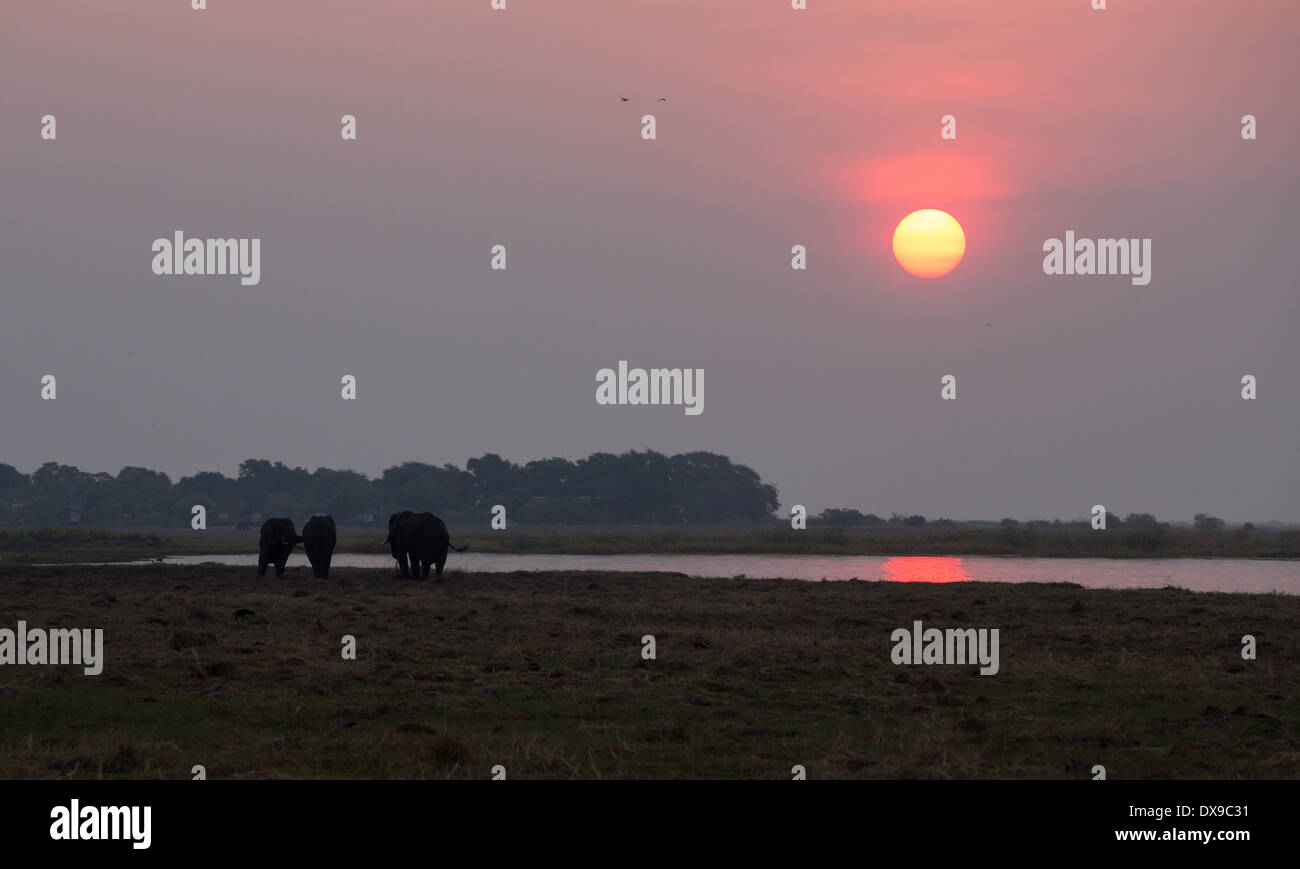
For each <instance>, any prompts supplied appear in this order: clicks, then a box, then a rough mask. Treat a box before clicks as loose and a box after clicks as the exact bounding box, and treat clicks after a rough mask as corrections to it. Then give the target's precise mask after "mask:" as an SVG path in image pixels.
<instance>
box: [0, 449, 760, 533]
mask: <svg viewBox="0 0 1300 869" xmlns="http://www.w3.org/2000/svg"><path fill="white" fill-rule="evenodd" d="M777 503H778V502H777V491H776V488H775V487H774V486H772V485H770V484H767V483H764V482H763V481H762V480H761V479H760V478H759V476H758V474H757V473H755V472H754V471H753V470H752V469H750V468H748V467H746V466H745V465H738V464H734V463H733V462H732V461H731V460H730V459H729V458H727V457H726V456H721V455H717V454H715V453H708V452H693V453H682V454H679V455H675V456H665V455H663V454H661V453H657V452H654V451H646V452H635V451H630V452H625V453H623V454H621V455H614V454H612V453H594V454H592V455H590V456H588V457H587V458H585V459H579V460H578V461H576V462H574V461H569V460H568V459H560V458H552V459H541V460H539V461H533V462H528V463H527V464H524V465H518V464H514V463H513V462H508V461H506V460H505V459H502V458H501V457H500V456H498V455H496V454H493V453H488V454H486V455H483V456H481V457H479V458H476V459H470V460H469V461H468V462H466V463H465V467H464V468H463V469H462V468H458V467H456V466H455V465H451V464H444V465H442V466H441V467H439V466H436V465H429V464H424V463H422V462H405V463H403V464H401V465H396V466H394V467H391V468H388V469H387V470H385V471H384V472H383V474H382V475H380V476H379V477H378V478H374V479H372V478H370V477H368V476H366V475H365V474H361V473H358V472H356V471H349V470H332V469H330V468H318V469H316V470H315V471H310V472H309V471H307V470H306V469H304V468H291V467H289V466H287V465H285V464H283V463H281V462H269V461H266V460H263V459H249V460H247V461H245V462H243V463H241V464H240V466H239V474H238V476H236V477H235V478H233V479H232V478H230V477H227V476H225V475H223V474H221V473H218V472H216V471H204V472H202V473H198V474H195V475H193V476H189V477H181V478H180V479H179V480H177V481H175V482H173V481H172V480H171V479H170V478H169V477H168V476H167V475H166V474H164V473H162V472H160V471H152V470H149V469H148V468H139V467H127V468H123V469H122V470H121V471H120V472H118V474H117V475H116V476H114V475H112V474H106V473H91V472H88V471H82V470H80V469H79V468H76V467H74V466H72V465H61V464H58V463H56V462H47V463H46V464H44V465H42V466H41V467H40V468H39V469H38V470H36V471H35V472H34V473H32V474H30V475H29V474H24V473H21V472H19V471H18V470H16V469H15V468H13V467H12V466H10V465H4V464H0V524H2V525H6V526H10V527H28V528H34V527H42V526H48V525H84V526H94V527H129V526H150V527H188V526H189V524H190V517H191V509H192V508H193V507H194V506H195V505H196V504H198V505H202V506H203V507H204V508H205V509H206V511H207V521H208V525H209V526H214V525H242V524H250V523H258V522H260V521H262V519H263V518H269V517H271V516H289V517H294V518H300V517H305V516H308V515H310V514H313V513H328V514H330V515H332V516H334V518H335V520H336V521H337V522H338V523H339V524H343V525H374V524H377V525H382V524H384V523H385V522H387V521H388V516H389V514H391V513H393V512H396V511H398V510H403V509H410V508H415V509H419V510H430V511H432V512H435V513H437V514H439V515H441V516H443V517H444V518H446V519H447V520H448V521H460V522H474V523H482V524H486V522H487V520H488V518H489V515H490V511H491V510H492V508H493V507H494V506H495V505H498V504H500V505H502V506H504V507H505V508H506V511H507V519H508V521H509V523H510V525H511V526H513V525H514V524H516V523H522V524H525V525H529V524H538V525H540V524H583V525H600V524H646V525H677V524H708V525H714V524H717V525H721V524H731V523H750V522H756V521H764V520H770V519H771V518H772V516H773V513H774V512H775V510H776V508H777Z"/></svg>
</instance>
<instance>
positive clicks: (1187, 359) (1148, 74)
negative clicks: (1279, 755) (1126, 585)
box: [0, 0, 1300, 521]
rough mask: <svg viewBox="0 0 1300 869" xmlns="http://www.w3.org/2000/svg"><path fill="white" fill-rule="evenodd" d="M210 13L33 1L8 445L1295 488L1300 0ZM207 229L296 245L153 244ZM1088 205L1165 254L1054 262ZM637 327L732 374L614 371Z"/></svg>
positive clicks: (1035, 489)
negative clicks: (938, 215)
mask: <svg viewBox="0 0 1300 869" xmlns="http://www.w3.org/2000/svg"><path fill="white" fill-rule="evenodd" d="M208 5H209V6H210V7H211V8H210V9H208V10H207V11H204V12H195V11H192V10H190V9H189V3H188V2H183V0H167V2H164V0H148V2H145V0H138V2H126V0H124V2H114V3H85V2H84V0H6V2H5V8H4V12H3V21H2V22H0V215H2V216H3V222H2V223H0V226H3V232H0V263H3V271H2V272H0V303H2V304H0V414H2V416H0V462H6V463H9V464H12V465H14V466H16V467H18V468H19V469H20V470H23V471H27V472H30V471H32V470H34V469H35V468H36V467H38V466H39V465H40V464H41V463H43V462H46V461H51V460H53V461H58V462H63V463H69V464H75V465H78V466H80V467H81V468H83V469H85V470H94V471H109V472H113V473H116V471H117V470H118V469H119V468H121V467H122V466H123V465H144V466H147V467H152V468H157V469H160V470H164V471H166V472H168V473H170V474H172V475H173V477H174V478H175V477H177V476H180V475H182V474H191V473H194V472H196V471H200V470H217V471H222V472H223V473H226V474H231V475H233V474H234V473H235V471H236V469H237V467H238V463H239V462H240V461H241V460H242V459H245V458H250V457H258V458H267V459H273V460H282V461H285V462H288V463H292V464H297V465H303V466H306V467H308V468H313V469H314V468H315V467H317V466H320V465H325V466H329V467H340V468H342V467H348V468H353V469H356V470H360V471H364V472H367V473H371V474H374V473H378V472H379V471H381V470H382V469H383V468H385V467H387V466H389V465H392V464H395V463H398V462H401V461H406V460H419V461H426V462H432V463H436V464H441V463H444V462H453V463H456V464H463V462H464V461H465V460H466V459H467V458H469V457H471V456H476V455H480V454H482V453H484V452H497V453H500V454H501V455H502V456H504V457H506V458H508V459H511V460H514V461H518V462H525V461H528V460H531V459H536V458H544V457H549V456H564V457H568V458H571V459H573V458H579V457H582V456H585V455H587V454H589V453H591V452H593V451H609V452H622V451H624V450H627V449H646V448H651V449H656V450H660V451H662V452H665V453H675V452H681V451H688V450H698V449H702V450H711V451H716V452H720V453H725V454H727V455H729V456H731V457H732V458H733V459H735V460H737V461H740V462H744V463H747V464H750V465H752V466H753V467H754V468H755V469H756V470H757V471H758V472H759V473H760V474H762V475H763V477H764V479H766V480H767V481H769V482H771V483H773V484H775V485H776V486H777V487H778V488H779V489H780V493H781V501H782V504H783V505H784V506H785V507H786V508H788V507H789V505H791V504H794V503H802V504H805V505H807V506H808V507H809V509H810V510H812V511H816V510H820V509H821V508H823V507H827V506H853V507H859V508H862V509H865V510H871V511H875V512H878V513H879V512H884V513H887V512H889V511H892V510H897V511H900V512H908V513H911V512H919V513H923V514H925V515H927V516H930V517H936V516H952V517H955V518H976V517H985V518H999V517H1002V516H1015V517H1018V518H1022V519H1026V518H1033V517H1039V516H1049V517H1050V516H1063V517H1070V516H1077V517H1082V516H1085V515H1087V513H1088V509H1089V508H1090V507H1091V506H1092V505H1093V504H1097V503H1102V504H1105V505H1107V507H1109V508H1111V509H1118V510H1119V511H1121V512H1130V511H1151V512H1154V513H1156V514H1157V515H1158V516H1159V517H1160V518H1162V519H1190V518H1191V516H1192V514H1193V513H1196V512H1201V511H1208V512H1212V513H1215V514H1216V515H1220V516H1223V517H1225V518H1228V519H1230V520H1238V521H1241V520H1255V521H1261V520H1269V519H1283V520H1300V485H1297V484H1298V483H1300V438H1298V437H1297V435H1298V434H1300V401H1298V400H1297V399H1298V398H1300V390H1298V389H1297V383H1296V377H1297V375H1298V374H1300V365H1298V364H1297V363H1300V341H1297V338H1296V327H1297V325H1298V320H1300V316H1298V315H1300V300H1298V296H1297V291H1298V289H1300V288H1298V287H1297V272H1296V257H1297V242H1296V238H1295V234H1296V227H1297V226H1298V225H1300V204H1298V203H1297V193H1300V189H1298V188H1300V183H1298V179H1300V170H1297V168H1296V164H1295V159H1296V155H1297V154H1298V153H1300V121H1298V120H1297V106H1298V102H1300V101H1298V100H1297V97H1296V95H1295V91H1294V88H1295V82H1296V80H1297V78H1300V62H1298V61H1297V59H1296V53H1295V48H1294V46H1295V42H1296V38H1297V34H1298V32H1300V27H1298V25H1300V11H1297V6H1296V4H1293V3H1283V2H1279V0H1232V2H1231V3H1228V2H1212V0H1141V2H1136V0H1111V2H1110V3H1109V4H1108V5H1109V6H1110V7H1111V8H1110V9H1108V10H1106V11H1104V12H1096V11H1093V10H1092V9H1091V8H1090V3H1089V2H1088V0H1005V2H987V0H948V2H938V0H935V2H924V0H870V2H867V0H856V2H850V0H809V4H808V5H809V6H810V8H809V9H808V10H807V11H800V12H795V11H792V10H790V9H789V8H788V7H789V4H788V3H787V2H784V0H768V2H761V3H760V2H757V0H708V2H704V0H619V2H609V0H546V2H535V0H534V2H526V0H509V7H510V8H509V9H508V11H506V12H494V11H492V10H491V9H490V3H489V0H455V2H453V0H404V2H398V0H366V2H361V0H353V2H325V0H313V2H276V3H266V2H262V0H209V3H208ZM619 96H626V97H629V98H630V101H629V102H627V103H622V102H619V101H618V97H619ZM659 97H666V98H668V101H667V102H665V103H657V102H656V100H657V99H658V98H659ZM47 113H49V114H53V115H55V116H56V118H57V136H58V137H57V139H56V140H55V141H52V142H50V141H42V139H41V137H40V131H41V117H42V115H44V114H47ZM646 113H652V114H654V115H655V116H656V119H657V126H658V129H657V134H658V138H657V140H655V141H644V140H642V138H641V136H640V129H641V127H640V118H641V116H642V115H643V114H646ZM1246 113H1252V114H1254V115H1255V116H1256V117H1257V119H1258V139H1257V140H1255V141H1243V139H1242V137H1241V117H1242V115H1244V114H1246ZM344 114H353V115H355V116H356V118H357V132H358V137H357V140H356V141H343V140H342V138H341V137H340V117H341V116H342V115H344ZM945 114H953V115H955V116H956V118H957V134H958V136H957V139H956V140H955V141H943V140H941V138H940V118H941V116H943V115H945ZM918 208H942V209H945V210H947V211H949V212H951V213H952V214H953V215H954V216H955V217H957V219H958V220H960V221H961V222H962V224H963V225H964V227H965V231H966V235H967V242H968V250H967V254H966V258H965V260H964V261H963V262H962V264H961V265H960V266H959V267H958V268H957V270H956V271H954V272H953V273H951V274H949V275H947V276H945V277H942V278H936V279H931V280H924V279H920V278H914V277H912V276H910V275H908V274H906V273H905V272H903V271H902V270H901V269H900V268H899V266H898V264H897V263H896V262H895V261H894V259H893V255H892V253H891V250H890V238H891V235H892V232H893V227H894V225H895V224H896V223H897V222H898V221H899V220H900V219H901V218H902V217H903V216H904V215H905V214H907V213H908V212H910V211H913V210H915V209H918ZM175 230H182V231H184V232H185V234H186V235H187V236H189V237H199V238H207V237H242V238H260V239H261V240H262V242H261V244H262V251H261V271H262V276H261V283H260V284H258V285H256V286H241V285H240V283H239V280H238V279H237V278H233V277H197V276H190V277H158V276H155V275H154V274H153V273H152V272H151V269H150V266H151V263H152V259H153V254H152V252H151V244H152V242H153V240H154V239H155V238H160V237H167V238H170V237H171V235H172V233H173V232H174V231H175ZM1067 230H1074V231H1075V232H1076V233H1077V234H1078V235H1079V236H1080V237H1091V238H1100V237H1125V238H1128V237H1135V238H1149V239H1151V240H1152V280H1151V283H1150V284H1149V285H1146V286H1134V285H1132V283H1131V282H1130V279H1129V278H1127V277H1123V276H1092V277H1080V276H1072V277H1067V276H1048V275H1045V274H1044V273H1043V267H1042V262H1043V256H1044V254H1043V252H1042V245H1043V242H1044V241H1045V240H1046V239H1048V238H1062V237H1063V236H1064V234H1065V232H1066V231H1067ZM498 243H500V244H504V245H506V248H507V255H508V265H509V267H508V269H507V270H506V271H505V272H500V271H492V270H491V269H490V268H489V251H490V248H491V247H492V245H494V244H498ZM794 244H804V245H806V246H807V248H808V258H809V267H808V269H807V271H793V270H792V269H791V268H790V249H791V246H792V245H794ZM620 359H626V360H628V361H629V362H630V363H631V364H632V365H634V366H635V365H641V366H647V367H649V366H656V367H684V368H702V369H704V372H705V376H704V385H705V388H704V412H703V413H702V414H701V415H699V416H688V415H686V414H685V413H683V411H682V408H681V407H609V406H598V405H597V404H596V401H595V389H596V372H597V370H598V369H600V368H604V367H614V366H616V365H617V363H618V361H619V360H620ZM45 374H54V375H55V376H56V377H57V378H58V398H57V400H55V401H42V400H41V398H40V379H41V377H42V375H45ZM344 374H352V375H354V376H355V377H356V378H357V382H358V398H357V400H356V401H344V400H343V399H341V398H340V395H339V390H340V378H341V377H342V376H343V375H344ZM944 374H953V375H955V376H956V378H957V384H958V387H957V388H958V399H957V400H956V401H943V400H941V399H940V397H939V391H940V378H941V376H943V375H944ZM1245 374H1253V375H1255V376H1256V378H1257V379H1258V394H1259V397H1258V399H1256V400H1254V401H1245V400H1243V399H1242V398H1241V396H1240V391H1241V378H1242V376H1243V375H1245ZM419 506H420V507H424V506H429V507H431V508H432V507H436V505H419Z"/></svg>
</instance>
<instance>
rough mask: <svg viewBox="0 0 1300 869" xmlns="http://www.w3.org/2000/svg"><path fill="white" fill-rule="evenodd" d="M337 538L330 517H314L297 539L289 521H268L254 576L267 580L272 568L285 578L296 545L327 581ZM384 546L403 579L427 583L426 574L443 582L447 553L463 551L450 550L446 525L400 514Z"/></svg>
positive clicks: (391, 520)
mask: <svg viewBox="0 0 1300 869" xmlns="http://www.w3.org/2000/svg"><path fill="white" fill-rule="evenodd" d="M337 542H338V534H337V533H336V532H335V530H334V518H333V517H332V516H313V517H311V518H310V519H308V520H307V524H306V525H304V526H302V536H301V537H300V536H298V532H297V530H295V529H294V527H293V520H292V519H285V518H275V519H267V520H266V522H265V523H263V525H262V535H261V539H260V540H259V542H258V556H257V575H258V576H266V567H267V565H269V564H274V565H275V575H276V576H284V566H285V563H286V562H287V561H288V560H289V553H291V552H293V548H294V547H295V546H297V545H298V544H299V543H301V544H302V548H303V549H304V550H306V552H307V560H308V561H310V562H311V569H312V573H313V574H315V576H316V578H317V579H326V578H328V577H329V573H330V559H331V558H333V556H334V545H335V543H337ZM384 545H386V546H390V547H391V549H392V553H393V558H395V559H397V566H398V568H399V569H400V570H401V572H402V576H414V577H415V578H416V579H428V578H429V570H430V568H432V569H433V570H434V571H435V574H434V575H435V576H437V577H438V578H439V579H441V578H442V568H443V565H445V564H446V563H447V550H448V549H454V550H456V551H457V552H464V551H465V548H466V547H463V546H460V547H457V546H452V545H451V536H450V535H449V534H448V533H447V525H446V523H444V522H443V521H442V520H441V519H439V518H438V517H437V516H435V515H433V514H432V513H413V512H412V511H410V510H403V511H402V512H400V513H394V514H393V515H392V516H389V517H388V537H387V539H385V540H384Z"/></svg>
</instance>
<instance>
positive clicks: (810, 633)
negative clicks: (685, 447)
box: [0, 565, 1300, 779]
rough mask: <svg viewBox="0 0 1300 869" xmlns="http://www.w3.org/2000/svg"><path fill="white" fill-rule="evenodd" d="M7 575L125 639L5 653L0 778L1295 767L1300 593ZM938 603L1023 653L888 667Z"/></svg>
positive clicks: (1046, 774)
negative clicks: (63, 651)
mask: <svg viewBox="0 0 1300 869" xmlns="http://www.w3.org/2000/svg"><path fill="white" fill-rule="evenodd" d="M0 593H2V598H0V599H2V600H3V604H2V605H0V627H9V628H12V627H14V625H15V623H16V622H17V620H18V619H24V620H26V621H27V622H28V624H29V625H32V626H61V627H102V628H104V629H105V645H106V658H105V667H104V672H103V674H102V675H100V676H97V677H87V676H83V675H82V674H81V670H80V668H77V667H50V666H45V667H39V666H5V667H0V693H2V694H3V696H4V697H5V701H6V702H5V707H6V713H5V715H4V716H3V717H0V777H3V778H57V777H73V778H80V777H100V776H103V777H122V778H187V777H189V775H190V768H191V766H193V765H194V764H203V765H205V766H206V768H207V771H208V776H209V777H212V778H287V777H292V778H307V777H329V778H351V777H366V778H390V777H392V778H398V777H400V778H443V777H453V778H475V779H483V778H487V777H488V776H489V770H490V768H491V767H492V766H493V765H494V764H503V765H504V766H505V767H506V768H507V774H508V776H509V777H510V778H556V777H560V778H569V777H575V778H596V777H600V778H619V777H623V778H650V777H654V778H697V777H712V778H788V777H789V775H790V767H791V766H792V765H794V764H803V765H804V766H806V767H807V770H808V776H809V777H810V778H830V777H854V778H912V777H921V778H1075V779H1085V778H1088V777H1090V773H1089V770H1090V769H1091V767H1092V766H1093V764H1098V763H1100V764H1104V765H1105V766H1106V769H1107V773H1108V777H1110V778H1116V779H1118V778H1238V777H1239V778H1295V777H1300V753H1298V752H1297V747H1296V746H1297V734H1298V731H1297V726H1296V725H1297V720H1298V719H1300V647H1298V646H1297V643H1296V640H1295V637H1296V636H1297V631H1298V630H1300V598H1298V597H1290V596H1281V595H1245V594H1232V595H1229V594H1194V593H1191V592H1186V591H1182V590H1177V589H1164V590H1126V591H1098V590H1085V589H1081V588H1078V587H1074V586H1061V585H1001V584H985V583H964V584H955V585H928V584H908V585H903V584H893V583H867V582H849V583H806V582H797V581H787V580H702V579H691V578H686V577H681V576H676V575H670V574H642V575H635V574H597V573H577V572H575V573H555V574H546V573H542V574H513V575H503V574H494V575H457V574H449V576H448V578H447V579H446V581H444V582H443V583H442V584H438V583H436V582H434V581H432V580H430V581H427V582H423V583H421V582H416V581H412V580H405V581H404V580H400V579H396V578H392V577H390V576H389V575H388V573H387V571H367V570H336V571H333V572H332V573H331V577H330V579H329V580H328V581H319V580H314V579H312V578H311V577H310V573H309V572H308V571H307V570H306V569H300V570H296V571H295V570H291V571H290V573H289V575H288V576H287V577H286V578H284V579H279V580H277V579H275V578H273V577H268V578H265V579H258V578H257V577H256V576H255V575H254V573H253V571H252V570H249V569H244V568H234V567H219V566H215V565H204V566H200V567H177V566H162V565H159V566H150V567H136V568H125V567H109V568H75V567H49V568H31V567H15V566H3V565H0ZM241 608H244V609H250V610H252V611H253V614H252V615H247V616H243V617H240V618H236V617H235V615H234V613H235V611H236V610H239V609H241ZM918 618H919V619H922V620H923V621H924V622H925V623H926V625H927V626H933V627H940V628H942V627H988V628H999V629H1000V631H1001V672H1000V673H999V674H998V675H997V676H991V677H989V676H985V677H981V676H977V675H975V674H974V673H975V670H976V668H975V667H973V666H970V667H967V666H954V667H942V666H930V667H925V666H912V667H905V666H895V665H894V664H892V663H891V661H890V657H889V653H890V648H891V643H890V640H889V636H890V632H891V631H892V630H893V629H895V628H898V627H910V626H911V623H912V621H913V620H914V619H918ZM1246 633H1251V634H1254V635H1255V636H1256V637H1257V638H1258V640H1259V659H1258V660H1257V661H1253V662H1248V661H1243V660H1242V659H1241V655H1240V640H1241V636H1242V635H1243V634H1246ZM344 634H353V635H355V636H356V638H357V641H358V649H359V655H358V659H357V660H355V661H345V660H343V659H342V657H341V655H340V649H341V645H340V640H341V637H342V636H343V635H344ZM645 634H653V635H654V636H655V638H656V640H657V646H658V658H657V660H654V661H644V660H642V659H641V655H640V649H641V637H642V636H643V635H645Z"/></svg>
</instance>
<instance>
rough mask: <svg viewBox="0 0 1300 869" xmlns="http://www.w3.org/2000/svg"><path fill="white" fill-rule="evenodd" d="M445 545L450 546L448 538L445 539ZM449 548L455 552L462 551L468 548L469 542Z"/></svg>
mask: <svg viewBox="0 0 1300 869" xmlns="http://www.w3.org/2000/svg"><path fill="white" fill-rule="evenodd" d="M447 545H448V546H451V541H450V540H448V541H447ZM451 548H452V549H454V550H456V551H457V552H464V551H465V550H466V549H469V544H468V543H466V544H465V545H464V546H451Z"/></svg>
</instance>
